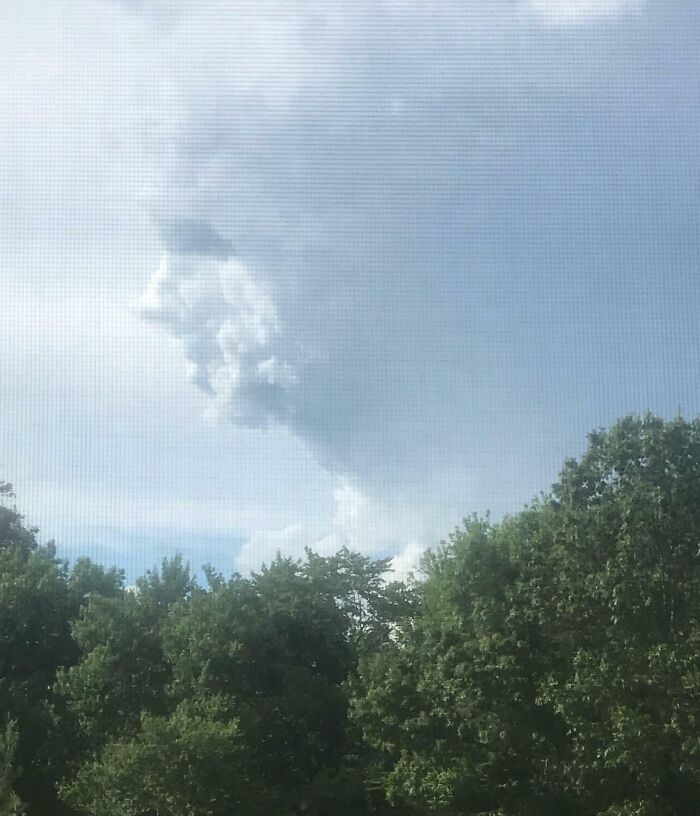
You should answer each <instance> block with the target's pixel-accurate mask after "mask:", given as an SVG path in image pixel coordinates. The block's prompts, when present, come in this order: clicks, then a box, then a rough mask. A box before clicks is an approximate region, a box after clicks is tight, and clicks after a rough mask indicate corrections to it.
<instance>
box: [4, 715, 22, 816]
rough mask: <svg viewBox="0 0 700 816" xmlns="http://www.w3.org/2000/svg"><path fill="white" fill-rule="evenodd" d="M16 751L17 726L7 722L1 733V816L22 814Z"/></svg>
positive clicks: (9, 721)
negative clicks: (16, 788)
mask: <svg viewBox="0 0 700 816" xmlns="http://www.w3.org/2000/svg"><path fill="white" fill-rule="evenodd" d="M16 750H17V728H16V724H15V723H14V722H13V721H12V720H7V722H6V723H5V729H4V731H2V732H0V816H16V815H17V814H19V812H20V804H21V803H20V800H19V797H18V796H17V794H16V793H15V790H14V780H15V776H16V775H17V770H16V768H15V752H16Z"/></svg>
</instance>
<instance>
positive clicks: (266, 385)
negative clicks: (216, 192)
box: [138, 222, 296, 427]
mask: <svg viewBox="0 0 700 816" xmlns="http://www.w3.org/2000/svg"><path fill="white" fill-rule="evenodd" d="M172 229H173V230H174V227H173V228H172ZM169 241H170V246H171V247H172V246H175V247H177V248H178V249H179V252H173V251H170V252H167V253H166V254H165V255H164V256H163V259H162V261H161V265H160V267H159V268H158V270H157V271H156V272H155V274H154V275H153V276H152V278H151V281H150V283H149V285H148V288H147V289H146V291H145V292H144V294H143V296H142V297H141V299H140V301H139V303H138V308H139V311H140V313H141V314H142V315H143V316H144V317H145V318H147V319H148V320H152V321H155V322H158V323H159V324H161V325H162V326H163V327H164V328H166V329H167V330H168V331H169V332H170V333H171V334H172V335H173V336H174V337H176V338H177V339H178V340H179V341H180V342H181V343H182V347H183V351H184V353H185V356H186V358H187V360H188V362H189V376H190V379H191V380H192V382H194V383H195V384H196V385H197V386H199V387H200V388H201V389H202V390H203V391H204V392H205V393H207V394H208V395H209V396H210V397H211V400H212V413H213V415H214V416H216V417H225V418H227V419H231V420H233V421H235V422H238V423H240V424H242V425H245V426H249V427H264V426H266V425H267V422H268V420H269V418H270V417H276V418H278V419H282V418H283V416H284V413H285V409H286V403H287V399H286V397H285V392H286V391H287V390H288V389H289V388H291V387H292V386H293V385H294V383H295V382H296V373H295V370H294V366H293V365H292V363H291V362H290V361H289V360H288V348H287V347H286V345H285V344H284V343H283V342H282V329H281V325H280V321H279V318H278V315H277V310H276V309H275V305H274V303H273V302H272V300H271V298H270V296H269V294H268V292H267V291H266V289H265V286H264V284H263V283H261V282H260V281H258V280H256V279H255V277H254V276H253V274H252V273H251V272H250V270H249V269H248V268H247V266H246V265H245V264H243V263H242V262H241V261H239V260H237V259H235V258H232V259H229V260H222V259H221V257H220V256H221V255H222V254H226V255H228V254H229V245H228V242H225V241H224V240H223V239H221V238H220V236H218V235H217V234H216V232H215V231H214V230H213V229H212V228H211V227H208V226H207V225H204V224H202V223H200V222H194V224H193V223H192V222H187V223H186V225H185V226H184V227H182V228H181V231H180V230H179V231H178V233H177V234H176V235H173V234H172V232H171V233H169Z"/></svg>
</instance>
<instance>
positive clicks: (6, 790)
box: [0, 416, 700, 816]
mask: <svg viewBox="0 0 700 816" xmlns="http://www.w3.org/2000/svg"><path fill="white" fill-rule="evenodd" d="M11 492H12V491H11V487H10V486H8V485H6V484H5V483H1V484H0V494H2V496H4V497H5V499H8V498H11ZM5 504H7V502H6V503H5ZM388 568H389V561H388V560H387V559H384V560H379V561H373V560H371V559H368V558H366V557H364V556H362V555H359V554H357V553H352V552H350V551H348V550H346V549H343V550H341V551H340V552H338V553H336V554H335V555H333V556H330V557H322V556H320V555H318V554H316V553H313V552H312V551H310V550H308V551H307V552H306V556H305V557H304V558H303V559H301V560H299V561H295V560H292V559H286V558H282V557H278V558H277V559H275V560H274V561H273V562H272V563H271V564H269V565H268V566H266V567H264V568H263V569H261V571H260V572H259V573H256V574H253V575H251V576H250V577H245V578H244V577H241V576H240V575H234V576H233V577H232V578H231V579H229V580H226V579H224V577H223V576H221V575H218V574H216V573H215V572H214V570H212V569H211V568H206V569H205V573H206V575H207V578H208V586H206V587H202V586H199V585H198V584H197V583H196V582H195V581H194V580H193V578H192V576H191V574H190V571H189V568H188V567H187V566H186V565H183V563H182V561H181V559H180V558H179V557H175V558H173V559H170V560H166V561H164V562H163V564H162V566H161V568H160V569H157V570H152V571H150V572H148V573H147V574H146V575H145V576H143V577H142V578H141V579H139V580H138V581H137V582H136V584H135V586H133V587H129V588H126V587H125V586H124V574H123V573H122V572H121V571H118V570H116V569H114V568H112V569H105V568H103V567H100V566H98V565H96V564H93V563H92V562H90V561H89V560H87V559H81V560H79V561H78V562H76V564H74V565H73V567H72V568H71V569H69V567H68V565H67V564H65V563H64V562H62V561H61V560H59V559H58V558H57V557H56V553H55V550H54V548H53V545H51V544H48V545H41V544H40V543H39V541H38V539H37V536H36V531H34V530H31V529H28V528H27V527H26V526H25V525H24V523H23V520H22V517H21V516H19V515H18V514H17V512H16V510H15V509H13V508H10V507H8V506H4V505H3V506H0V718H2V719H1V720H0V721H2V722H6V723H8V725H7V727H6V729H5V731H4V732H3V733H2V734H0V816H5V814H7V816H10V814H12V816H14V814H15V813H18V812H19V808H20V804H19V802H20V801H21V802H22V803H23V804H22V806H21V807H26V811H27V813H28V814H29V816H48V814H51V815H52V816H53V814H59V815H61V814H65V816H68V814H70V815H71V816H78V814H89V815H90V816H97V814H99V816H111V814H114V816H116V814H120V815H121V814H125V815H126V816H154V814H158V815H159V816H181V815H182V816H219V814H221V816H228V814H230V813H240V814H242V816H245V814H257V813H261V812H263V813H264V812H268V811H269V812H274V813H277V814H280V815H281V816H293V815H296V814H302V813H303V814H307V816H331V814H333V816H360V814H374V816H389V814H391V813H393V814H401V816H418V814H420V815H421V816H424V814H436V816H560V814H564V813H565V814H567V815H570V816H690V814H694V813H695V811H696V810H697V807H696V804H695V803H696V802H697V801H700V738H699V737H698V725H699V721H700V421H694V422H687V421H685V420H682V419H677V420H674V421H672V422H664V421H662V420H660V419H658V418H655V417H652V416H647V417H643V418H638V417H629V418H626V419H623V420H621V421H620V422H619V423H617V424H616V425H615V426H614V427H613V428H612V429H610V430H609V431H597V432H595V433H593V434H591V436H590V438H589V445H588V449H587V451H586V452H585V454H584V455H583V456H582V457H581V459H580V460H578V461H577V460H573V459H572V460H568V461H567V462H565V464H564V467H563V469H562V472H561V474H560V477H559V480H558V481H557V483H556V484H555V485H554V486H553V488H552V491H551V493H550V494H549V495H546V496H542V497H540V498H539V499H538V500H535V501H533V502H532V503H531V504H530V505H529V506H528V507H526V508H525V509H524V510H523V511H522V512H520V513H518V514H517V515H515V516H513V517H509V518H506V519H504V520H502V521H500V522H498V523H494V522H492V521H490V520H489V519H488V518H486V519H481V518H478V517H471V518H469V519H467V520H466V521H465V524H464V526H463V528H461V529H459V530H456V531H455V532H454V533H453V534H452V535H451V536H449V537H448V539H447V541H445V542H443V543H442V544H441V545H440V546H439V547H438V548H437V549H436V550H435V551H434V552H432V553H429V554H427V555H426V557H425V559H424V563H423V571H424V574H425V576H426V578H425V580H424V581H423V582H422V583H421V584H415V583H411V584H408V585H407V584H400V583H396V582H394V583H389V582H387V579H386V576H387V572H388Z"/></svg>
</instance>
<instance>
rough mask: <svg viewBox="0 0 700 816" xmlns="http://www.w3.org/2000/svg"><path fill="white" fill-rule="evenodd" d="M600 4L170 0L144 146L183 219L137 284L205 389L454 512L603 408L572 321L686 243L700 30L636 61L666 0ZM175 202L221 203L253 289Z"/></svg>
mask: <svg viewBox="0 0 700 816" xmlns="http://www.w3.org/2000/svg"><path fill="white" fill-rule="evenodd" d="M613 5H614V4H612V3H608V4H605V3H603V2H602V0H598V2H594V0H590V2H583V0H582V2H580V3H578V4H577V5H576V9H577V15H576V17H577V21H580V22H583V21H584V18H585V20H586V21H592V20H594V19H595V20H596V21H597V22H598V23H600V25H596V26H581V27H578V26H561V27H559V26H554V27H553V26H550V25H542V24H541V22H542V18H543V17H545V16H546V17H547V18H548V20H550V21H551V20H553V19H554V18H555V17H556V16H557V15H559V16H560V17H561V16H562V14H563V12H562V9H563V8H564V7H563V5H562V4H561V3H556V2H554V0H552V2H545V0H541V1H540V2H538V0H530V1H529V2H525V1H524V2H522V3H519V4H514V3H512V2H506V0H502V2H501V1H497V2H492V3H485V2H481V0H480V1H479V2H476V0H472V2H465V3H464V4H460V5H459V7H457V6H455V5H449V6H448V5H445V6H441V5H439V4H429V3H421V2H412V1H411V0H396V1H395V2H390V3H386V4H376V3H369V2H367V3H364V2H361V3H357V4H352V5H351V6H349V5H348V4H345V3H339V2H327V0H326V1H325V2H315V3H313V2H312V3H304V4H301V3H279V2H269V3H266V4H264V5H263V6H259V5H255V6H254V5H253V4H252V3H247V2H241V3H237V4H236V5H235V13H230V14H225V13H223V9H224V6H223V5H222V4H218V3H201V4H199V3H198V4H195V3H192V4H190V5H189V6H187V7H183V11H182V14H181V16H180V18H179V21H178V25H177V27H176V28H175V30H174V31H173V32H172V33H171V35H170V37H169V39H168V41H167V49H166V51H167V55H168V59H167V60H166V61H165V62H166V64H167V65H168V66H170V80H171V83H172V87H173V88H175V89H177V93H176V98H177V100H178V105H179V106H181V108H182V110H180V108H178V116H177V117H175V125H174V129H166V137H165V138H166V142H164V143H163V145H162V149H159V146H158V144H155V145H154V146H153V154H154V162H155V165H156V167H157V169H158V172H159V178H160V184H159V185H158V186H157V189H156V193H155V195H154V197H153V209H154V212H155V216H156V218H157V219H160V220H162V221H165V222H169V223H170V222H172V223H176V224H179V225H180V226H179V227H178V228H177V229H176V235H177V240H176V241H175V242H174V243H172V242H171V243H170V244H169V245H168V246H167V247H166V248H167V249H169V250H170V255H169V256H168V259H166V266H167V268H168V270H170V271H168V272H166V273H163V275H162V276H161V278H160V279H154V283H153V285H152V292H156V291H157V292H158V294H157V296H156V295H155V294H154V295H153V297H152V298H151V300H152V305H151V307H149V308H150V310H151V316H152V317H154V316H155V317H156V318H157V319H160V320H161V322H162V323H163V324H164V325H165V326H166V327H167V328H168V330H169V331H171V332H172V333H173V334H175V335H176V336H178V337H179V338H180V339H182V340H183V342H184V344H185V351H186V354H187V356H188V358H189V359H190V361H191V362H192V363H193V365H194V378H195V380H196V381H197V382H198V384H199V385H200V386H201V387H202V388H204V389H205V390H206V391H207V392H208V393H209V394H210V395H211V396H212V399H213V404H214V405H215V406H216V409H217V411H219V412H220V413H223V414H224V415H225V416H228V417H230V418H232V419H234V420H238V421H245V422H246V423H249V424H264V420H265V418H266V419H267V420H268V421H269V420H274V421H278V422H281V423H284V424H285V425H286V426H287V427H289V428H290V429H291V430H292V431H293V432H294V433H295V434H297V435H299V436H301V437H302V438H304V439H305V440H306V441H307V442H308V444H309V446H310V447H311V449H312V450H313V451H314V453H315V454H316V456H317V457H318V459H319V460H320V461H321V462H323V463H324V465H326V466H327V467H328V468H329V469H331V470H332V471H333V472H336V473H340V474H343V475H345V476H348V477H350V478H351V479H352V480H353V481H354V482H356V483H357V484H359V485H360V486H361V488H362V489H363V490H365V491H366V492H368V493H370V494H371V495H373V496H379V497H380V498H381V499H382V501H384V502H385V503H388V504H392V503H393V505H392V506H394V507H400V505H401V503H402V502H403V503H404V505H406V504H411V503H415V502H424V503H426V504H432V506H435V507H436V506H437V505H438V504H439V503H440V502H442V506H441V508H440V512H441V513H443V516H444V517H448V518H449V517H452V516H454V514H455V513H456V512H458V511H456V508H458V507H459V508H460V510H459V512H461V511H462V510H464V509H469V506H470V505H471V506H477V507H483V506H484V505H490V506H491V507H492V509H495V510H502V509H506V508H507V507H508V505H509V503H510V505H511V506H512V502H513V496H514V495H517V496H518V498H522V499H523V500H525V499H527V498H528V497H529V494H530V493H531V492H535V491H536V489H537V488H539V487H540V486H541V487H544V486H545V485H546V480H547V479H549V478H551V477H553V475H554V472H555V468H556V465H557V463H558V461H559V458H560V456H561V454H562V453H564V452H566V451H567V450H570V449H571V446H572V445H574V446H575V445H577V444H578V441H579V439H580V435H581V434H582V433H583V432H585V431H586V430H588V426H589V425H590V426H593V425H594V424H596V423H597V422H598V416H597V415H596V417H595V418H594V417H593V415H592V414H587V415H585V416H584V415H580V416H579V415H578V413H577V411H578V409H577V407H576V406H578V405H581V404H584V403H585V400H586V398H587V396H586V395H587V392H588V391H589V390H590V388H591V387H594V384H595V382H596V381H597V378H598V377H599V375H598V374H597V373H596V370H595V366H594V365H593V364H592V362H591V361H592V360H593V359H595V354H600V352H598V351H594V350H595V349H597V345H596V343H597V342H599V338H600V333H598V334H597V335H596V334H595V332H593V331H591V333H590V335H589V334H587V333H586V332H587V330H585V331H584V329H583V328H582V326H585V325H587V323H586V321H587V320H588V317H587V315H588V314H590V313H591V312H594V313H595V314H596V316H597V320H600V321H601V322H602V324H603V325H604V326H606V327H607V326H611V325H619V322H618V321H617V319H616V318H615V316H614V314H613V313H612V311H611V310H612V305H613V303H614V302H615V300H614V299H612V300H611V299H609V298H608V299H606V298H604V297H603V298H600V297H599V296H598V295H597V294H596V287H599V286H600V285H601V283H602V287H603V290H605V286H606V285H607V284H606V283H605V281H606V277H605V276H606V275H607V276H608V278H607V279H609V276H610V274H611V270H614V273H615V274H616V275H618V276H619V280H624V281H627V282H628V283H629V284H630V285H636V284H634V283H633V282H634V280H635V276H636V275H637V274H638V270H639V269H640V268H642V267H643V266H644V265H645V264H646V263H647V260H646V259H648V257H649V253H650V252H651V251H653V252H656V253H658V252H659V251H661V252H662V253H663V254H664V257H665V258H666V259H667V260H668V261H669V262H673V263H675V262H676V261H680V260H682V258H681V257H680V255H678V253H680V254H681V255H682V254H683V252H684V250H683V246H684V245H683V244H682V242H679V241H678V240H675V239H676V238H678V237H679V233H678V230H679V226H678V224H677V222H676V221H675V220H674V217H673V214H672V213H671V214H670V215H669V218H668V220H664V218H665V216H663V215H660V213H661V212H662V211H663V208H659V206H658V202H659V201H661V200H664V201H667V202H668V201H678V200H679V198H681V199H683V200H687V201H690V200H691V198H692V197H693V195H694V194H693V192H692V184H691V181H690V180H691V179H692V177H693V172H695V171H696V170H697V165H698V163H697V160H696V159H695V158H693V156H694V153H693V152H692V150H691V139H690V135H689V134H691V133H692V132H694V129H695V127H696V125H697V119H698V114H697V108H696V107H695V105H694V104H692V103H693V101H694V100H696V98H697V90H696V89H694V88H693V87H692V86H691V85H689V84H688V82H687V76H688V75H689V73H688V71H689V67H688V64H687V63H688V62H692V63H693V64H695V63H697V57H694V56H693V53H694V52H693V51H692V49H691V48H690V47H689V46H688V47H687V48H685V49H684V51H683V53H685V54H686V57H685V59H686V62H685V63H684V64H683V65H680V64H678V65H675V66H674V65H671V66H669V67H668V70H666V71H664V72H659V71H654V70H652V69H651V68H650V66H651V65H653V64H654V61H655V60H656V59H657V56H658V53H659V50H660V49H671V50H673V47H674V46H673V42H674V38H675V34H673V32H674V31H676V28H674V27H672V26H669V25H668V24H667V23H668V18H667V17H665V16H664V15H666V14H668V12H667V11H664V10H663V9H659V8H658V7H656V6H654V4H651V3H649V4H647V6H648V9H647V12H646V14H645V15H637V14H632V15H630V16H629V17H626V18H625V25H624V26H623V25H618V24H617V22H615V21H616V20H617V17H616V15H613V14H612V13H610V14H608V11H609V10H612V9H613ZM624 5H625V4H623V3H618V4H615V12H621V11H623V10H624ZM633 5H635V6H639V7H641V5H642V4H633V3H631V2H630V3H628V4H627V6H628V7H629V9H630V10H631V9H632V7H633ZM227 8H228V7H227ZM533 10H534V11H537V12H538V13H539V16H538V14H533V13H532V12H533ZM686 14H689V15H691V16H697V11H696V10H695V11H694V10H693V8H692V7H691V5H690V4H688V5H687V9H686ZM569 18H570V19H569V20H568V22H574V20H573V17H572V15H569ZM664 20H665V21H666V23H665V24H662V22H663V21H664ZM606 21H608V22H611V23H612V22H615V24H614V25H606V24H605V23H606ZM686 28H687V26H686ZM652 32H653V36H652ZM655 37H659V38H662V39H663V38H666V39H665V40H664V41H663V42H659V41H658V40H657V39H654V38H655ZM684 77H685V85H684V84H683V78H684ZM679 83H680V84H679ZM671 92H672V93H671ZM679 95H680V96H681V97H682V98H683V99H686V100H687V103H688V104H687V105H681V106H679V105H678V104H677V102H676V101H672V100H673V99H675V100H677V99H678V98H679ZM641 122H643V127H640V123H641ZM669 123H671V124H670V125H669ZM680 154H682V155H684V156H685V157H686V159H687V160H688V161H689V162H690V165H691V167H692V168H693V170H692V172H689V173H687V174H686V175H684V176H682V177H681V176H679V174H678V172H677V165H676V161H677V158H678V156H679V155H680ZM183 223H184V224H193V223H194V224H201V223H204V224H217V225H226V227H225V230H224V233H225V235H224V236H221V241H222V242H223V244H225V246H226V247H228V246H230V245H235V246H236V248H237V250H238V252H239V255H238V256H237V260H238V262H239V263H240V264H241V265H242V267H243V268H245V269H246V270H247V271H246V274H245V278H240V279H239V282H240V281H242V280H244V279H245V280H246V281H247V282H248V283H247V284H246V286H249V289H250V291H252V292H257V287H260V290H261V291H263V292H265V295H264V297H263V296H262V295H259V294H254V295H252V296H251V297H250V298H248V299H246V298H247V297H248V296H241V294H240V293H238V294H236V295H234V296H232V297H229V296H228V295H227V294H225V293H224V292H223V287H222V283H221V280H222V279H223V278H226V276H227V275H228V274H229V273H228V272H227V270H228V269H229V267H228V263H229V261H226V260H225V251H226V250H225V249H224V248H223V244H221V243H217V242H216V241H210V240H209V239H208V238H207V237H206V235H202V234H200V233H197V232H196V230H195V231H194V232H192V231H189V232H188V230H190V228H189V227H188V228H187V229H184V230H183V229H182V224H183ZM178 229H179V230H180V232H179V233H178ZM183 235H187V238H186V239H185V238H183V237H182V236H183ZM651 236H653V240H652V237H651ZM229 242H230V243H229ZM652 244H653V245H654V246H653V247H652ZM660 246H661V247H663V249H662V250H659V247H660ZM685 246H686V247H687V244H686V245H685ZM198 247H199V248H200V249H205V250H207V251H204V252H200V249H197V248H198ZM217 247H218V248H217ZM192 252H195V253H199V254H200V255H208V256H209V257H208V258H199V259H198V258H197V256H196V255H191V254H190V253H192ZM217 253H218V254H217ZM674 253H676V255H674ZM185 257H187V258H188V259H189V260H188V263H187V264H185V265H183V261H182V258H185ZM173 258H176V260H173ZM177 259H179V260H177ZM673 263H671V265H673ZM173 264H174V267H173ZM222 276H223V277H222ZM204 281H207V283H204ZM242 285H243V284H242V283H241V286H242ZM192 289H194V290H195V291H197V292H202V293H204V294H198V295H197V296H196V297H194V298H193V297H192V296H191V294H187V293H188V292H189V293H191V291H192ZM241 297H242V300H241ZM188 298H189V299H188ZM166 302H167V304H168V305H167V306H165V305H164V304H165V303H166ZM153 303H155V304H159V305H157V306H153ZM241 303H244V304H248V305H245V306H237V305H236V304H241ZM253 303H255V304H257V305H256V306H253V305H251V304H253ZM183 304H184V305H183ZM261 304H262V306H261ZM618 305H619V304H618ZM258 307H261V308H262V313H264V314H267V316H268V317H267V318H265V320H263V324H264V325H265V326H266V327H267V328H266V331H265V332H264V334H265V339H264V340H262V341H260V342H258V340H255V339H254V334H251V333H250V326H251V325H254V324H256V321H257V320H258V319H259V314H258V311H257V309H258ZM159 310H160V311H159ZM634 325H638V321H635V324H634ZM606 330H607V329H606ZM582 333H583V334H585V341H582V340H581V334H582ZM256 336H257V335H256ZM626 342H627V341H626V340H625V339H624V338H622V337H621V336H620V337H619V338H618V337H617V336H616V338H615V340H614V342H613V344H612V346H611V347H614V345H615V343H619V344H623V343H626ZM620 347H621V346H620ZM584 349H588V351H585V350H584ZM574 371H575V372H576V376H573V375H572V373H571V372H574ZM613 380H614V377H613ZM618 381H619V378H618ZM618 397H620V400H621V401H622V396H621V395H620V394H618ZM615 399H616V397H613V396H611V398H610V400H611V401H610V411H611V412H612V411H617V409H613V408H612V405H613V403H614V401H615ZM628 409H629V405H625V406H624V408H623V410H628ZM555 416H556V417H558V418H559V419H558V422H559V427H562V428H563V427H566V428H567V430H566V431H565V432H564V431H562V434H561V436H560V437H559V438H558V440H557V442H556V444H553V445H549V446H548V447H547V446H545V445H544V442H543V440H544V439H546V438H547V435H548V433H549V429H550V428H551V426H552V423H553V420H552V418H553V417H555ZM544 447H546V454H544V455H543V453H542V450H543V448H544ZM524 473H531V474H533V473H534V474H535V475H534V476H531V477H530V478H529V479H528V478H525V479H523V478H522V474H524ZM538 480H539V481H538ZM518 484H521V485H523V486H522V487H520V488H518V487H517V485H518ZM528 485H532V487H528ZM518 490H519V491H520V492H519V493H518ZM467 493H468V494H469V497H467V496H466V494H467ZM465 505H466V507H465ZM451 514H452V515H451Z"/></svg>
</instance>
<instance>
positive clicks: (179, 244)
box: [161, 219, 236, 261]
mask: <svg viewBox="0 0 700 816" xmlns="http://www.w3.org/2000/svg"><path fill="white" fill-rule="evenodd" d="M161 238H162V240H163V243H164V245H165V248H166V249H167V250H168V252H174V253H176V254H178V255H204V256H206V257H208V258H216V259H218V260H221V261H225V260H228V259H229V258H231V257H232V256H233V255H235V254H236V253H235V250H234V248H233V245H232V244H231V242H230V241H228V240H227V239H226V238H224V237H223V236H222V235H221V234H220V233H219V232H217V231H216V230H215V229H214V227H212V225H211V224H209V223H208V222H207V221H198V220H194V219H185V220H172V221H167V222H166V223H165V224H164V225H163V227H162V228H161Z"/></svg>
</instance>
